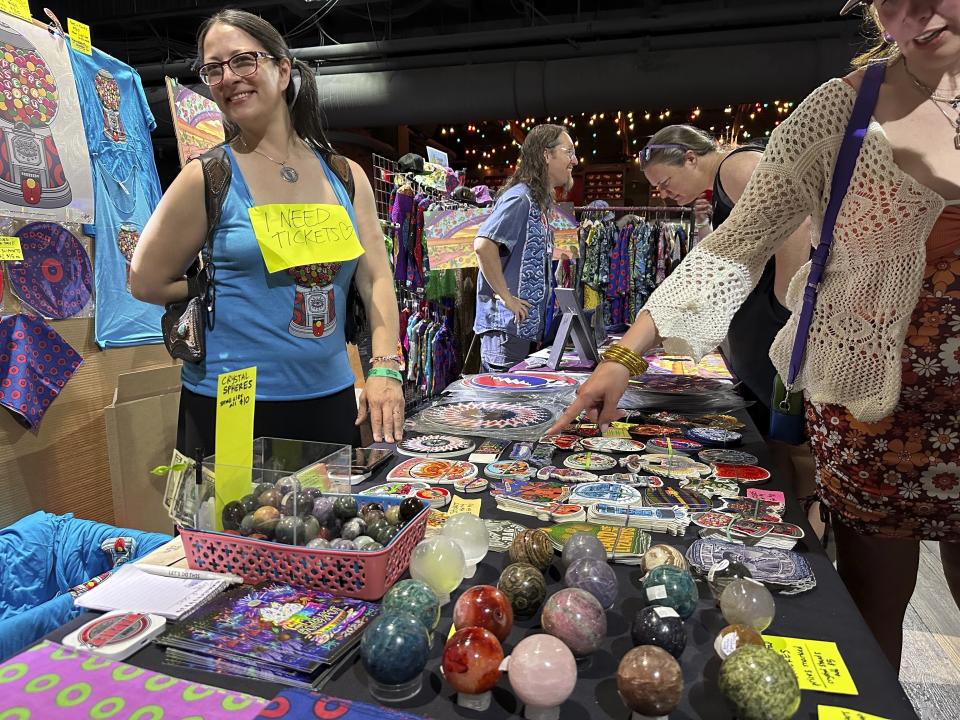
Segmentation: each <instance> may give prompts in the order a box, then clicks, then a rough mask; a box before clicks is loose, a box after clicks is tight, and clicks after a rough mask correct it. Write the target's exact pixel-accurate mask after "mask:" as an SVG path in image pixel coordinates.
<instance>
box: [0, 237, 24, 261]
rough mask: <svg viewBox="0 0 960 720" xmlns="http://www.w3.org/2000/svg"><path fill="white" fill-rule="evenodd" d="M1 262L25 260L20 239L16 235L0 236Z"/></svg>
mask: <svg viewBox="0 0 960 720" xmlns="http://www.w3.org/2000/svg"><path fill="white" fill-rule="evenodd" d="M0 260H23V248H22V247H21V246H20V238H18V237H16V236H15V235H0Z"/></svg>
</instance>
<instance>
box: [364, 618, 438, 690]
mask: <svg viewBox="0 0 960 720" xmlns="http://www.w3.org/2000/svg"><path fill="white" fill-rule="evenodd" d="M429 655H430V636H429V633H428V632H427V629H426V628H425V627H424V626H423V623H421V622H420V621H419V620H417V619H416V618H415V617H414V616H413V615H410V614H408V613H392V612H385V613H383V614H382V615H381V616H380V617H378V618H377V619H376V620H374V621H373V622H372V623H370V625H369V626H368V627H367V629H366V630H364V632H363V637H362V638H361V639H360V659H361V660H362V661H363V667H364V669H365V670H366V671H367V673H368V674H369V675H370V677H372V678H373V679H374V680H376V681H377V682H379V683H382V684H384V685H400V684H401V683H406V682H409V681H410V680H412V679H413V678H414V677H416V676H417V675H419V674H420V673H422V672H423V668H424V667H426V664H427V658H428V657H429Z"/></svg>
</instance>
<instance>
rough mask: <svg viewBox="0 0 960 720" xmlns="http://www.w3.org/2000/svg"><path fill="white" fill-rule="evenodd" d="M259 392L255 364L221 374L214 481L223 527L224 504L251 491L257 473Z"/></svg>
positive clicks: (219, 525) (219, 524)
mask: <svg viewBox="0 0 960 720" xmlns="http://www.w3.org/2000/svg"><path fill="white" fill-rule="evenodd" d="M256 396H257V369H256V368H255V367H249V368H245V369H243V370H235V371H234V372H228V373H223V374H221V375H219V376H218V377H217V431H216V438H215V443H216V446H215V448H216V449H215V463H216V466H215V468H214V473H215V474H216V477H217V480H216V483H215V485H214V488H215V489H214V496H215V502H214V505H215V507H216V514H215V517H214V520H215V522H216V526H217V529H218V530H222V529H223V527H222V525H221V520H220V516H221V513H222V511H223V506H224V505H226V504H227V503H228V502H230V501H231V500H239V499H240V498H241V497H243V496H244V495H246V494H247V493H248V492H250V482H251V478H252V476H253V467H252V466H253V408H254V401H255V398H256Z"/></svg>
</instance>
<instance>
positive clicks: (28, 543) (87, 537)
mask: <svg viewBox="0 0 960 720" xmlns="http://www.w3.org/2000/svg"><path fill="white" fill-rule="evenodd" d="M118 536H128V537H132V538H134V541H135V542H134V547H133V551H132V557H133V558H138V557H142V556H143V555H146V554H147V553H150V552H152V551H153V550H155V549H156V548H158V547H160V546H161V545H163V544H164V543H166V542H168V541H169V540H170V536H169V535H163V534H160V533H148V532H143V531H141V530H128V529H125V528H116V527H113V526H111V525H105V524H103V523H98V522H93V521H91V520H78V519H76V518H74V517H73V515H71V514H69V513H68V514H67V515H53V514H51V513H48V512H43V511H38V512H35V513H33V514H32V515H27V516H26V517H24V518H21V519H20V520H18V521H17V522H15V523H14V524H13V525H10V526H9V527H6V528H3V529H2V530H0V662H2V661H3V660H5V659H6V658H8V657H10V656H12V655H14V654H15V653H17V652H18V651H19V650H20V649H22V648H24V647H26V646H28V645H30V644H32V643H33V642H35V641H36V640H37V639H39V638H40V637H42V636H43V635H45V634H46V633H48V632H50V631H52V630H54V629H55V628H57V627H59V626H60V625H62V624H64V623H65V622H67V621H68V620H69V619H71V618H72V617H75V616H76V615H78V614H79V613H80V610H79V609H78V608H75V607H74V605H73V598H72V597H71V596H70V595H69V594H65V593H66V591H67V590H69V589H70V588H72V587H73V586H75V585H79V584H80V583H82V582H85V581H87V580H89V579H90V578H92V577H96V576H97V575H100V574H101V573H104V572H106V571H107V570H109V569H111V567H112V564H111V562H110V560H109V558H108V557H107V555H106V553H104V552H103V551H101V550H100V544H101V543H102V542H103V541H104V540H107V539H109V538H114V537H118Z"/></svg>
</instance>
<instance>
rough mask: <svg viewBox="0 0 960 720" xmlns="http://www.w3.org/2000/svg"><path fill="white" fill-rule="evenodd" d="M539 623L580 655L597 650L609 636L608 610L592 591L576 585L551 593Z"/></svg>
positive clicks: (576, 654) (583, 655) (584, 655)
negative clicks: (581, 588) (606, 610)
mask: <svg viewBox="0 0 960 720" xmlns="http://www.w3.org/2000/svg"><path fill="white" fill-rule="evenodd" d="M540 623H541V624H542V625H543V629H544V630H546V631H547V632H548V633H549V634H551V635H553V636H554V637H557V638H559V639H560V640H562V641H563V642H564V643H565V644H566V646H567V647H568V648H570V650H571V652H573V654H574V655H575V656H577V657H586V656H587V655H590V654H592V653H594V652H596V651H597V650H598V649H599V648H600V645H601V644H602V643H603V641H604V639H605V638H606V636H607V614H606V613H605V612H604V610H603V608H602V607H600V603H599V602H598V601H597V599H596V598H595V597H594V596H593V595H591V594H590V593H588V592H586V591H585V590H578V589H577V588H566V589H564V590H560V591H558V592H556V593H554V594H553V595H551V596H550V598H549V599H548V600H547V602H546V603H545V604H544V606H543V612H542V613H541V615H540Z"/></svg>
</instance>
